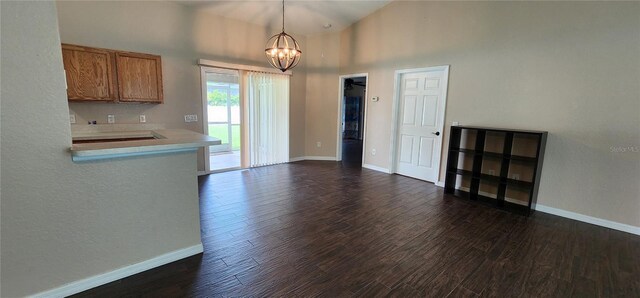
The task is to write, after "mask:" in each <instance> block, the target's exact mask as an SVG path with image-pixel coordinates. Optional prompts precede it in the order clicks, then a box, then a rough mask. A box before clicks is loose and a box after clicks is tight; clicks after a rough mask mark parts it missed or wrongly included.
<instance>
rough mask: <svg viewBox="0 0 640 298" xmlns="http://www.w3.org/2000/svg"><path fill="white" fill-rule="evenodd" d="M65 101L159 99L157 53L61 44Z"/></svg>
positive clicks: (160, 78) (159, 65)
mask: <svg viewBox="0 0 640 298" xmlns="http://www.w3.org/2000/svg"><path fill="white" fill-rule="evenodd" d="M62 59H63V62H64V69H65V72H66V76H67V96H68V98H69V101H111V102H140V103H162V102H163V94H162V61H161V59H160V56H157V55H150V54H141V53H131V52H124V51H115V50H108V49H99V48H92V47H85V46H77V45H70V44H62Z"/></svg>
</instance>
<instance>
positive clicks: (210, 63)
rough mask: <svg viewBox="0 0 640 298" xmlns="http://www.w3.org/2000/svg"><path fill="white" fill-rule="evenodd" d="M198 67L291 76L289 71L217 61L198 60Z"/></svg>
mask: <svg viewBox="0 0 640 298" xmlns="http://www.w3.org/2000/svg"><path fill="white" fill-rule="evenodd" d="M198 65H201V66H210V67H217V68H226V69H236V70H238V69H241V70H250V71H259V72H267V73H275V74H284V75H289V76H290V75H293V73H292V72H291V71H290V70H287V71H285V72H282V71H280V70H278V69H275V68H268V67H262V66H253V65H245V64H235V63H226V62H219V61H213V60H207V59H199V60H198Z"/></svg>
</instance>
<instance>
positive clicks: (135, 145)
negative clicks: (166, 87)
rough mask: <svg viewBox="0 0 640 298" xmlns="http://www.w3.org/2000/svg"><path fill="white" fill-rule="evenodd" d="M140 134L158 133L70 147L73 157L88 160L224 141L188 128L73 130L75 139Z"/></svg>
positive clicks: (187, 149)
mask: <svg viewBox="0 0 640 298" xmlns="http://www.w3.org/2000/svg"><path fill="white" fill-rule="evenodd" d="M140 137H154V139H148V140H132V141H115V142H114V141H107V142H97V143H83V144H73V145H72V146H71V148H70V151H71V157H72V159H73V160H74V161H87V160H96V159H107V158H116V157H126V156H139V155H149V154H160V153H170V152H184V151H192V150H197V148H199V147H204V146H211V145H220V144H221V141H220V140H219V139H217V138H213V137H210V136H206V135H203V134H200V133H197V132H193V131H190V130H186V129H157V130H132V131H82V132H80V131H78V132H74V133H73V134H72V139H73V140H74V141H77V140H103V139H122V138H140Z"/></svg>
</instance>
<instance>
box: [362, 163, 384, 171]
mask: <svg viewBox="0 0 640 298" xmlns="http://www.w3.org/2000/svg"><path fill="white" fill-rule="evenodd" d="M362 167H363V168H366V169H369V170H374V171H378V172H383V173H385V174H390V172H389V169H387V168H383V167H379V166H374V165H372V164H368V163H365V164H363V165H362Z"/></svg>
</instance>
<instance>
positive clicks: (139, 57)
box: [116, 52, 163, 103]
mask: <svg viewBox="0 0 640 298" xmlns="http://www.w3.org/2000/svg"><path fill="white" fill-rule="evenodd" d="M116 64H117V69H118V88H119V93H120V101H123V102H152V103H162V101H163V96H162V61H161V59H160V56H156V55H149V54H139V53H129V52H116Z"/></svg>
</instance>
